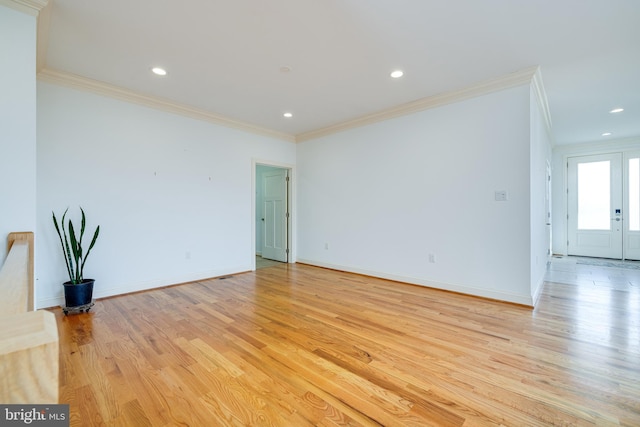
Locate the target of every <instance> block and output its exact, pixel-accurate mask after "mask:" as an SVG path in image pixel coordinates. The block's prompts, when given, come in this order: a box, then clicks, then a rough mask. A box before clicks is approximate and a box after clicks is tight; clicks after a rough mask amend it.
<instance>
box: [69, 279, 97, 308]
mask: <svg viewBox="0 0 640 427" xmlns="http://www.w3.org/2000/svg"><path fill="white" fill-rule="evenodd" d="M94 283H95V280H93V279H84V280H83V281H82V283H79V284H77V285H74V284H72V283H71V282H64V283H63V285H64V302H65V304H66V306H67V307H79V306H81V305H86V304H89V303H91V299H92V298H93V284H94Z"/></svg>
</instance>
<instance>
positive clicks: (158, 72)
mask: <svg viewBox="0 0 640 427" xmlns="http://www.w3.org/2000/svg"><path fill="white" fill-rule="evenodd" d="M151 72H152V73H153V74H155V75H157V76H166V75H167V70H165V69H164V68H160V67H153V68H152V69H151Z"/></svg>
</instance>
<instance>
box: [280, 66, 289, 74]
mask: <svg viewBox="0 0 640 427" xmlns="http://www.w3.org/2000/svg"><path fill="white" fill-rule="evenodd" d="M290 71H291V67H289V66H288V65H283V66H282V67H280V72H281V73H288V72H290Z"/></svg>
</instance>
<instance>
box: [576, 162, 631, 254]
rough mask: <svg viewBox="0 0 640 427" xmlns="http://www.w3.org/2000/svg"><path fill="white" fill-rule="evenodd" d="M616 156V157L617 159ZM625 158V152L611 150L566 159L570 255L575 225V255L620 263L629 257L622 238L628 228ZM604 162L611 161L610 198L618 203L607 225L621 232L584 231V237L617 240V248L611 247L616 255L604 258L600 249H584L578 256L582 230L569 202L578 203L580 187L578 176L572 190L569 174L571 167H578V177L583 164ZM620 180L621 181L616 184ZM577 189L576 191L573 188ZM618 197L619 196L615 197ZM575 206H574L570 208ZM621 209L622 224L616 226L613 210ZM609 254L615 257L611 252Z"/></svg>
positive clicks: (611, 208)
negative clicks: (614, 260)
mask: <svg viewBox="0 0 640 427" xmlns="http://www.w3.org/2000/svg"><path fill="white" fill-rule="evenodd" d="M614 157H615V158H614ZM573 159H575V161H572V160H573ZM581 159H585V160H586V161H584V162H582V161H580V160H581ZM624 159H625V155H624V153H623V152H621V151H618V150H612V151H610V152H606V153H598V154H585V155H582V154H581V155H576V156H567V159H566V184H565V187H566V191H565V194H566V202H567V204H566V207H565V209H566V212H567V222H566V231H565V232H566V237H567V242H566V244H567V249H566V250H567V254H568V253H569V241H570V240H572V233H571V230H572V227H571V224H572V223H573V224H574V225H575V227H576V230H575V232H576V234H575V235H574V236H573V240H574V241H573V242H572V243H573V245H576V248H574V254H573V255H574V256H586V257H601V258H608V259H617V260H623V259H625V258H626V256H625V255H626V253H625V252H626V251H625V242H624V240H623V236H624V228H625V227H626V226H627V224H626V221H625V220H624V218H625V216H626V212H624V209H623V207H624V200H625V191H626V183H625V180H624V177H625V175H626V169H627V167H626V165H625V160H624ZM602 161H609V162H610V165H611V166H610V177H611V179H612V180H611V182H610V190H611V195H610V198H611V200H612V201H613V200H614V199H617V202H618V203H617V204H616V203H613V204H612V205H611V206H610V207H609V208H610V212H609V214H608V215H607V222H608V223H609V224H611V225H610V227H616V226H617V227H621V229H620V230H618V232H617V233H615V232H614V231H613V230H612V228H609V229H608V230H587V231H585V230H582V234H583V235H586V234H589V235H596V236H603V235H606V236H607V237H613V240H614V241H615V240H617V241H618V242H616V244H615V245H610V247H611V248H614V249H613V250H614V251H616V256H605V255H604V254H602V253H600V254H597V252H598V250H591V249H589V248H583V249H582V254H578V255H576V254H575V252H580V250H579V249H578V247H577V240H578V233H580V229H578V228H577V227H578V223H577V221H578V217H577V212H576V211H574V210H573V208H575V207H576V206H573V205H572V204H571V203H570V202H571V201H572V200H573V201H574V202H575V203H577V201H578V199H577V193H576V191H577V185H578V181H577V175H575V179H576V181H575V182H574V185H573V186H571V188H570V184H571V182H572V180H571V177H572V176H574V175H573V174H570V173H569V171H570V169H571V167H570V164H575V170H574V172H575V174H577V173H578V165H579V164H582V163H592V162H602ZM614 165H615V166H617V168H618V171H617V173H614V171H615V168H614ZM616 181H618V182H616ZM574 186H575V188H574ZM616 195H617V197H615V196H616ZM570 205H572V206H570ZM616 208H619V209H620V210H621V211H622V215H621V217H620V220H622V224H620V225H617V224H613V223H611V221H613V218H612V217H613V216H614V213H613V209H616ZM608 255H612V254H611V253H610V254H608Z"/></svg>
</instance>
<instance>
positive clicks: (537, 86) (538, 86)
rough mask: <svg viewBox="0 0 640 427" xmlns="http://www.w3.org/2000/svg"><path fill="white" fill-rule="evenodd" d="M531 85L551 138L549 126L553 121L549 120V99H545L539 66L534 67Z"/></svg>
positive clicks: (545, 94)
mask: <svg viewBox="0 0 640 427" xmlns="http://www.w3.org/2000/svg"><path fill="white" fill-rule="evenodd" d="M531 85H532V87H533V92H534V95H535V97H536V100H537V101H538V106H539V107H540V110H541V111H542V117H543V118H544V123H545V126H546V128H547V135H549V137H550V138H551V135H553V133H552V132H551V127H552V125H553V123H552V122H551V111H550V110H549V101H548V100H547V93H546V92H545V90H544V85H543V84H542V73H541V72H540V67H538V68H537V69H536V72H535V73H534V74H533V79H532V81H531Z"/></svg>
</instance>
